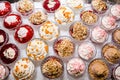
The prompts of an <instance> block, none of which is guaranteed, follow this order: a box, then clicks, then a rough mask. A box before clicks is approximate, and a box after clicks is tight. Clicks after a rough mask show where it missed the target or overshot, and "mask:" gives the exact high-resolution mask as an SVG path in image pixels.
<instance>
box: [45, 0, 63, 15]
mask: <svg viewBox="0 0 120 80" xmlns="http://www.w3.org/2000/svg"><path fill="white" fill-rule="evenodd" d="M60 5H61V4H60V0H44V1H43V8H44V9H45V10H46V11H47V12H49V13H51V12H55V11H56V10H57V9H58V8H59V7H60Z"/></svg>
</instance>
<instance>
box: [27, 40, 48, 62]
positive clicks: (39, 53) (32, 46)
mask: <svg viewBox="0 0 120 80" xmlns="http://www.w3.org/2000/svg"><path fill="white" fill-rule="evenodd" d="M47 54H48V45H47V44H46V43H44V42H43V41H41V40H39V39H34V40H32V41H31V42H29V43H28V46H27V56H28V57H30V58H31V59H33V60H41V59H43V58H44V57H45V56H46V55H47Z"/></svg>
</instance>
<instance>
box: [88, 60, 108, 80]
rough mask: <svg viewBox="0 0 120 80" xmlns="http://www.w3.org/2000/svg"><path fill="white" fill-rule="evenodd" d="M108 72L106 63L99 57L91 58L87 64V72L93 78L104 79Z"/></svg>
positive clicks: (95, 79) (96, 79)
mask: <svg viewBox="0 0 120 80" xmlns="http://www.w3.org/2000/svg"><path fill="white" fill-rule="evenodd" d="M109 72H110V71H109V68H108V66H107V64H106V63H105V62H104V61H103V60H101V59H95V60H93V61H92V62H91V63H90V64H89V66H88V73H89V75H90V78H92V79H93V80H106V79H107V78H108V75H109Z"/></svg>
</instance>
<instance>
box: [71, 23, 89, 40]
mask: <svg viewBox="0 0 120 80" xmlns="http://www.w3.org/2000/svg"><path fill="white" fill-rule="evenodd" d="M69 33H70V35H71V36H72V38H74V39H75V40H78V41H82V40H85V39H87V37H88V35H89V29H88V28H87V26H85V25H83V24H82V23H81V22H78V21H77V22H74V23H73V24H72V25H71V26H70V29H69Z"/></svg>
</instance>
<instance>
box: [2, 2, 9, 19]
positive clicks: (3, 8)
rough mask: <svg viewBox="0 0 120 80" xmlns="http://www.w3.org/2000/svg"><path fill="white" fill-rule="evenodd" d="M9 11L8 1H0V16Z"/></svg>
mask: <svg viewBox="0 0 120 80" xmlns="http://www.w3.org/2000/svg"><path fill="white" fill-rule="evenodd" d="M10 12H11V4H10V3H9V2H8V1H0V17H4V16H6V15H8V14H9V13H10Z"/></svg>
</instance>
